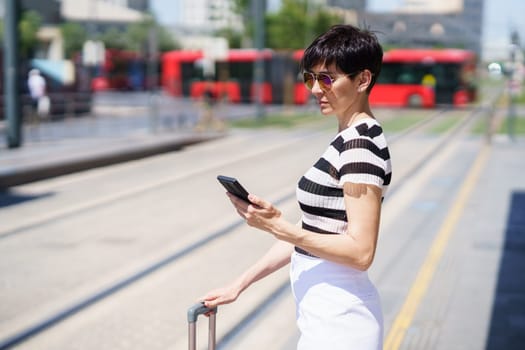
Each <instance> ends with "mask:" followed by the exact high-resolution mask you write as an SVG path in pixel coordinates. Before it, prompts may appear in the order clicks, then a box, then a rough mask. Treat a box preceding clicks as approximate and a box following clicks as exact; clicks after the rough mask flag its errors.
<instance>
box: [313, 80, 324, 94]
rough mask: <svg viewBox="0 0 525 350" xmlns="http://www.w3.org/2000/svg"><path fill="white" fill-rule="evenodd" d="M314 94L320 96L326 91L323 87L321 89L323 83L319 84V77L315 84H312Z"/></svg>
mask: <svg viewBox="0 0 525 350" xmlns="http://www.w3.org/2000/svg"><path fill="white" fill-rule="evenodd" d="M311 91H312V94H313V95H314V96H319V95H322V94H323V93H324V91H323V89H321V85H319V81H318V80H317V79H315V80H314V85H313V86H312V90H311Z"/></svg>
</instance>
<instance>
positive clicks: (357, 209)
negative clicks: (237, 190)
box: [230, 183, 382, 270]
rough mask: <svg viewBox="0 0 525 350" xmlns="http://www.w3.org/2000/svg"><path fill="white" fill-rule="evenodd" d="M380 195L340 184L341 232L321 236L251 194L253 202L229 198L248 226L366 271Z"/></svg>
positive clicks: (374, 242) (368, 187) (373, 246)
mask: <svg viewBox="0 0 525 350" xmlns="http://www.w3.org/2000/svg"><path fill="white" fill-rule="evenodd" d="M381 194H382V193H381V189H380V188H379V187H377V186H374V185H366V184H353V183H346V184H345V185H344V200H345V207H346V212H347V217H348V232H347V234H345V235H321V234H317V233H314V232H310V231H307V230H304V229H302V228H300V227H298V226H295V225H293V224H291V223H289V222H288V221H286V220H285V219H283V218H282V216H281V213H280V211H279V210H278V209H276V208H275V207H273V205H272V204H271V203H268V202H266V201H264V200H262V199H260V198H258V197H256V196H253V195H250V201H251V202H252V203H253V204H255V205H246V204H244V205H243V204H242V203H240V202H238V201H237V200H236V199H235V198H231V197H230V199H231V200H232V202H234V205H235V206H236V207H237V210H238V212H239V214H240V215H241V216H243V217H244V218H245V219H246V220H247V222H248V224H249V225H251V226H254V227H257V228H259V229H262V230H265V231H267V232H270V233H272V234H273V235H274V236H275V237H276V238H278V239H279V240H283V241H286V242H289V243H291V244H292V245H296V246H299V247H301V248H303V249H305V250H307V251H308V252H310V253H312V254H314V255H316V256H319V257H321V258H324V259H326V260H330V261H333V262H337V263H341V264H344V265H348V266H351V267H354V268H356V269H359V270H366V269H368V268H369V267H370V265H371V264H372V261H373V259H374V255H375V250H376V245H377V237H378V231H379V219H380V213H381Z"/></svg>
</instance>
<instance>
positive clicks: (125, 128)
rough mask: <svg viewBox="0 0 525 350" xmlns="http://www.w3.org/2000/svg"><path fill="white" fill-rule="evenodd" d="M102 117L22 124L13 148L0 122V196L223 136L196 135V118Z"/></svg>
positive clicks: (208, 132) (111, 113)
mask: <svg viewBox="0 0 525 350" xmlns="http://www.w3.org/2000/svg"><path fill="white" fill-rule="evenodd" d="M104 111H105V113H102V114H100V113H97V114H96V115H95V114H91V115H84V116H78V117H73V118H63V119H62V118H61V119H58V120H50V121H39V122H33V123H26V124H24V125H23V127H22V132H21V134H22V142H21V147H18V148H8V142H7V136H6V130H7V122H6V121H1V122H0V131H3V134H4V135H3V136H4V137H3V140H1V141H0V142H1V144H0V190H1V189H6V188H8V187H12V186H17V185H22V184H25V183H29V182H33V181H38V180H43V179H46V178H51V177H55V176H60V175H65V174H69V173H73V172H77V171H83V170H87V169H92V168H96V167H101V166H106V165H111V164H116V163H120V162H124V161H129V160H134V159H139V158H143V157H148V156H152V155H155V154H160V153H164V152H171V151H175V150H179V149H182V148H183V147H185V146H188V145H192V144H195V143H198V142H205V141H208V140H212V139H215V138H219V137H223V136H224V135H226V132H225V131H216V130H203V131H196V130H195V127H194V125H195V118H196V117H194V118H193V119H191V120H188V119H180V118H167V117H161V118H158V119H153V118H151V117H149V116H148V115H147V113H144V112H145V111H144V110H142V111H139V113H136V111H133V110H125V109H122V108H120V109H118V111H119V112H118V113H115V111H117V110H116V109H113V110H108V108H105V109H104ZM146 112H147V111H146ZM178 117H180V116H178Z"/></svg>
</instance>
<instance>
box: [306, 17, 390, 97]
mask: <svg viewBox="0 0 525 350" xmlns="http://www.w3.org/2000/svg"><path fill="white" fill-rule="evenodd" d="M382 62H383V49H382V48H381V45H380V44H379V41H378V40H377V37H376V35H375V34H374V33H373V32H371V31H369V30H368V29H359V28H356V27H354V26H351V25H342V24H340V25H335V26H333V27H331V28H330V29H329V30H328V31H327V32H325V33H324V34H321V35H320V36H318V37H317V38H316V39H315V40H314V41H313V42H312V43H311V44H310V46H308V48H306V50H305V51H304V55H303V59H302V61H301V69H302V70H304V71H309V70H311V69H312V68H313V67H314V66H316V65H318V64H324V65H325V66H330V65H332V64H335V66H336V67H337V69H339V70H341V71H342V72H344V73H345V74H352V73H356V74H357V73H358V72H361V71H363V70H365V69H368V70H369V71H370V72H371V73H372V81H371V83H370V85H369V86H368V89H367V92H370V90H371V89H372V87H373V86H374V84H375V82H376V80H377V77H378V76H379V73H380V72H381V64H382Z"/></svg>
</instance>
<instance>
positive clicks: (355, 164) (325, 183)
mask: <svg viewBox="0 0 525 350" xmlns="http://www.w3.org/2000/svg"><path fill="white" fill-rule="evenodd" d="M391 176H392V169H391V162H390V153H389V151H388V146H387V143H386V139H385V136H384V134H383V129H382V128H381V126H380V125H379V123H378V122H377V121H376V120H375V119H373V118H366V119H362V120H360V121H359V122H357V123H356V124H354V125H352V126H350V127H348V128H346V129H344V130H343V131H341V132H340V133H339V134H337V135H336V137H335V138H334V139H333V141H332V142H331V144H330V146H329V147H328V149H327V150H326V151H325V152H324V153H323V155H322V156H321V158H320V159H319V160H318V161H317V163H315V164H314V166H313V167H312V168H310V169H309V170H308V171H307V172H306V174H304V176H303V177H302V178H301V179H300V180H299V184H298V186H297V200H298V201H299V205H300V207H301V210H302V212H303V215H302V227H303V228H304V229H306V230H309V231H313V232H317V233H324V234H344V233H346V232H347V228H348V219H347V215H346V210H345V203H344V197H343V185H344V184H345V183H346V182H352V183H362V184H371V185H376V186H378V187H380V188H381V189H382V199H383V198H384V195H385V193H386V190H387V188H388V185H389V184H390V179H391ZM296 250H297V251H299V252H301V253H303V254H304V253H306V252H305V251H304V250H302V249H300V248H296ZM306 254H307V255H308V253H306Z"/></svg>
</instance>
